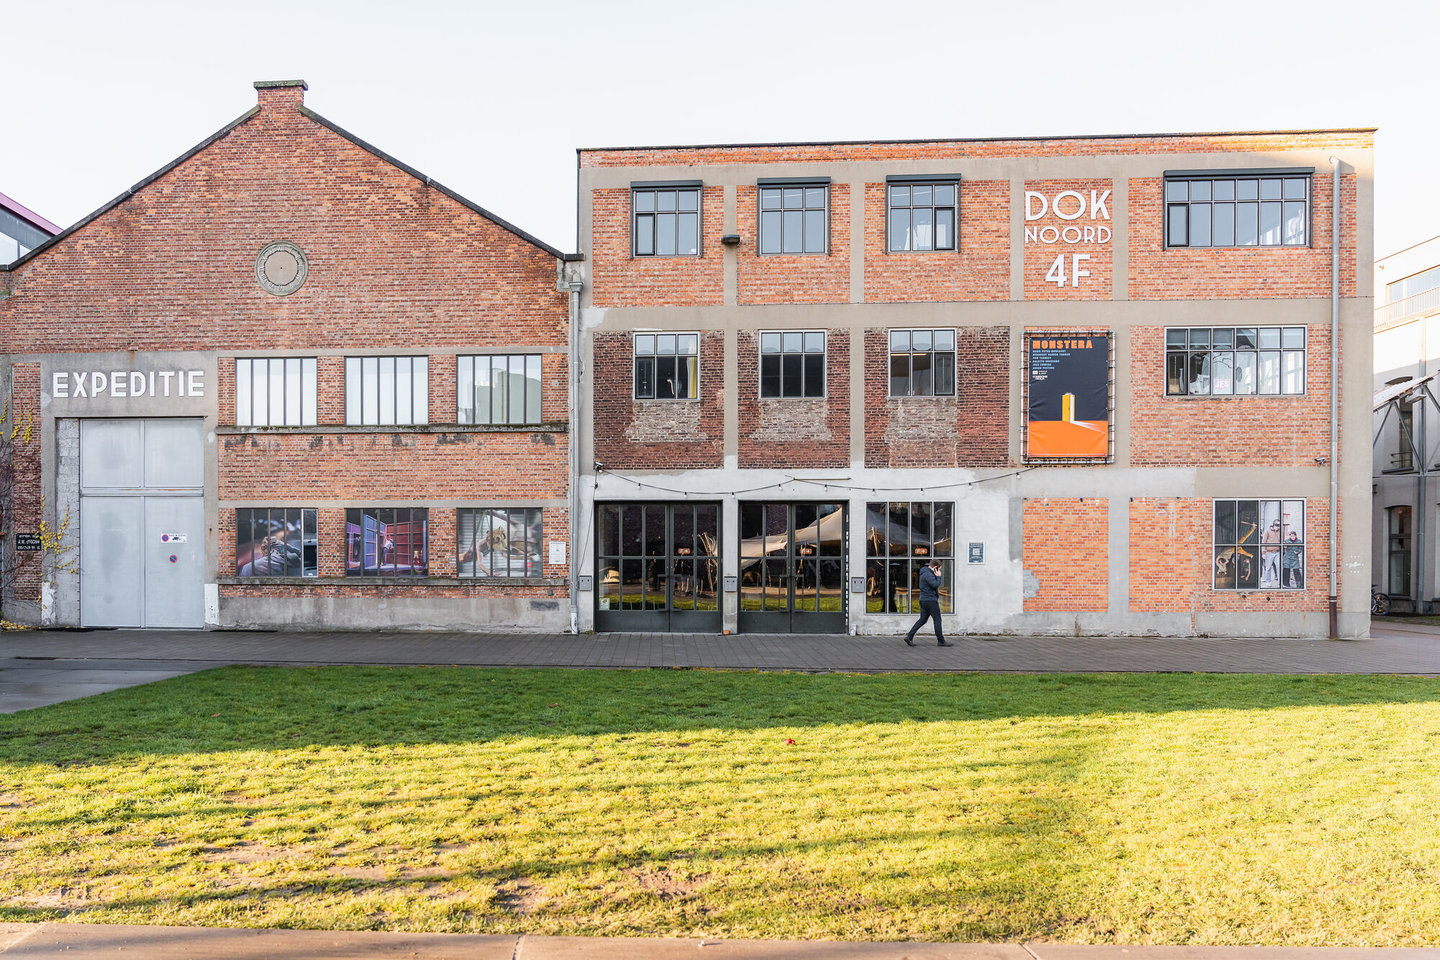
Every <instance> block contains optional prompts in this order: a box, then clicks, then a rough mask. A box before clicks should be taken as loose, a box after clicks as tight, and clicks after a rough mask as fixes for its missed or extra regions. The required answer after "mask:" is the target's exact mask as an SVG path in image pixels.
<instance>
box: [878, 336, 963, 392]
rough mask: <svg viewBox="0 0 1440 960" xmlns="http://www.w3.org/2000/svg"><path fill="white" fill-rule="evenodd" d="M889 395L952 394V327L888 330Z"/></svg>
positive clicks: (953, 381) (953, 365) (953, 339)
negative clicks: (942, 328) (950, 328)
mask: <svg viewBox="0 0 1440 960" xmlns="http://www.w3.org/2000/svg"><path fill="white" fill-rule="evenodd" d="M890 396H892V397H953V396H955V331H954V330H891V331H890Z"/></svg>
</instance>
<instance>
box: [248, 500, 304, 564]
mask: <svg viewBox="0 0 1440 960" xmlns="http://www.w3.org/2000/svg"><path fill="white" fill-rule="evenodd" d="M315 516H316V510H315V509H314V508H313V507H244V508H241V509H239V510H236V511H235V576H237V577H314V576H319V574H320V560H319V549H318V544H319V540H318V538H317V537H316V534H315Z"/></svg>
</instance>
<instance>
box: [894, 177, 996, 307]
mask: <svg viewBox="0 0 1440 960" xmlns="http://www.w3.org/2000/svg"><path fill="white" fill-rule="evenodd" d="M885 218H886V205H885V184H883V183H867V184H866V185H865V224H866V229H865V302H866V303H917V302H927V301H928V302H938V301H944V300H956V301H959V300H1005V299H1008V298H1009V296H1010V183H1009V181H1006V180H962V181H960V226H959V230H958V231H957V235H958V236H959V238H960V249H959V250H958V251H939V252H935V251H910V252H905V251H901V252H897V253H889V252H887V251H886V235H885V226H884V225H885V222H886V220H885ZM873 225H879V229H876V228H875V226H873Z"/></svg>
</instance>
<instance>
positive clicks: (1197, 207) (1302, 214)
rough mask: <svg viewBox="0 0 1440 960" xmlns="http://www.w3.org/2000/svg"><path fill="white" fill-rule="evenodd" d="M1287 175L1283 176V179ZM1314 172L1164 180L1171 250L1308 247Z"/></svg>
mask: <svg viewBox="0 0 1440 960" xmlns="http://www.w3.org/2000/svg"><path fill="white" fill-rule="evenodd" d="M1282 174H1284V175H1282ZM1309 242H1310V171H1308V170H1306V171H1278V170H1277V171H1273V172H1269V175H1268V176H1267V175H1264V174H1261V173H1258V172H1256V173H1249V174H1235V175H1228V176H1227V175H1221V176H1212V175H1208V174H1197V175H1194V176H1191V175H1188V174H1166V175H1165V245H1166V246H1167V247H1303V246H1305V245H1307V244H1308V243H1309Z"/></svg>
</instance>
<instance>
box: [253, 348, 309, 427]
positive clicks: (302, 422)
mask: <svg viewBox="0 0 1440 960" xmlns="http://www.w3.org/2000/svg"><path fill="white" fill-rule="evenodd" d="M235 424H236V426H241V427H313V426H314V425H315V358H314V357H284V358H280V357H275V358H270V359H266V358H264V357H261V358H257V359H250V358H248V357H247V358H243V359H240V360H236V361H235Z"/></svg>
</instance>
